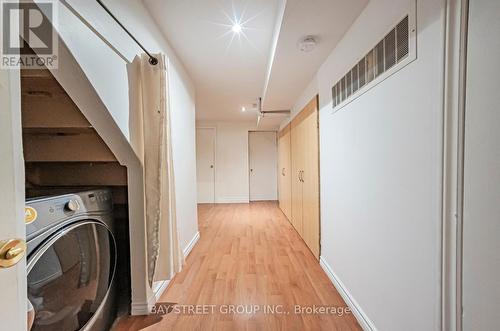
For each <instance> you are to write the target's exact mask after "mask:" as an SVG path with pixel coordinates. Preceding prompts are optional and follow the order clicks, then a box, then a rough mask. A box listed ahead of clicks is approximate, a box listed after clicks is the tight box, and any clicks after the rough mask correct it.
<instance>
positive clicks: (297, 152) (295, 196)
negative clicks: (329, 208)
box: [291, 118, 304, 235]
mask: <svg viewBox="0 0 500 331" xmlns="http://www.w3.org/2000/svg"><path fill="white" fill-rule="evenodd" d="M291 142H292V148H291V152H292V172H291V182H292V203H291V209H292V224H293V226H294V227H295V229H296V230H297V232H298V233H299V234H300V235H302V215H303V212H302V182H301V180H300V175H301V172H302V169H303V168H304V167H303V163H304V156H303V154H304V142H303V128H302V119H301V118H295V119H294V120H293V121H292V123H291Z"/></svg>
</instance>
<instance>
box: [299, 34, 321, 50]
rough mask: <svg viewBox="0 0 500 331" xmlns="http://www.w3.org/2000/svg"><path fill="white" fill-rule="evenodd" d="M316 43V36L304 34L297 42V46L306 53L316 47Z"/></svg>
mask: <svg viewBox="0 0 500 331" xmlns="http://www.w3.org/2000/svg"><path fill="white" fill-rule="evenodd" d="M316 43H317V42H316V38H314V37H313V36H305V37H304V38H301V39H300V40H299V41H298V42H297V47H298V48H299V49H300V51H302V52H304V53H308V52H311V51H313V50H314V48H316Z"/></svg>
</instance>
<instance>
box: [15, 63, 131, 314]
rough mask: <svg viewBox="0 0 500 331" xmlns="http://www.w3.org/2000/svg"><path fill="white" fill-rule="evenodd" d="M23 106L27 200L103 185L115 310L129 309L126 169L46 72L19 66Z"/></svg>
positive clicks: (124, 310)
mask: <svg viewBox="0 0 500 331" xmlns="http://www.w3.org/2000/svg"><path fill="white" fill-rule="evenodd" d="M21 105H22V107H21V110H22V129H23V154H24V161H25V189H26V198H27V199H33V198H39V197H45V196H60V195H64V194H69V193H76V192H83V191H90V190H92V191H97V192H100V191H99V189H101V188H105V189H107V190H109V191H110V192H111V194H112V202H113V203H112V228H113V233H114V238H115V239H116V251H117V252H118V254H117V256H118V260H117V265H116V266H117V269H116V274H119V275H120V277H116V280H115V282H116V286H117V293H120V295H119V300H118V303H117V305H114V307H113V309H115V310H116V309H118V310H119V313H120V314H121V313H125V312H127V309H128V307H129V305H130V287H131V282H130V256H129V254H128V252H129V251H130V248H129V243H130V241H129V216H128V193H127V192H128V183H127V178H128V177H127V168H126V167H124V166H122V165H121V164H120V163H119V162H118V161H117V159H116V157H115V155H114V154H113V153H112V151H111V150H110V149H109V147H108V146H107V145H106V143H105V142H104V141H103V139H102V138H101V137H100V136H99V134H98V133H97V131H96V130H95V129H94V128H93V127H92V125H91V124H90V123H89V121H87V119H86V118H85V116H84V115H83V114H82V112H81V111H80V110H79V109H78V107H77V106H76V105H75V103H74V102H73V101H72V99H71V98H70V97H69V95H68V94H67V93H66V92H65V90H64V89H63V87H62V86H61V85H60V84H59V83H58V82H57V80H56V79H55V78H54V77H53V75H52V74H51V72H50V71H49V70H25V69H23V70H21ZM99 198H100V196H97V197H96V199H97V201H100V200H99ZM94 201H95V200H94ZM56 211H57V210H56ZM115 315H116V312H112V313H110V316H109V317H110V318H112V316H115ZM111 321H112V320H111Z"/></svg>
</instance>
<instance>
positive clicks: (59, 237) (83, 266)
mask: <svg viewBox="0 0 500 331" xmlns="http://www.w3.org/2000/svg"><path fill="white" fill-rule="evenodd" d="M115 254H116V247H115V241H114V238H113V235H112V234H111V232H110V231H109V229H108V228H107V227H106V226H105V225H104V224H103V223H100V222H97V221H93V220H86V221H81V222H78V223H74V224H72V225H69V226H67V227H65V228H63V229H61V230H59V231H58V232H56V233H55V234H54V235H53V236H52V237H49V238H48V239H47V240H46V241H45V243H44V244H43V245H42V246H41V247H40V248H39V249H37V250H36V251H34V252H33V254H32V255H31V256H30V258H29V260H28V299H29V301H30V302H31V304H32V305H33V307H34V310H35V320H34V324H33V327H32V330H51V331H52V330H58V331H67V330H68V331H70V330H71V331H72V330H80V329H81V328H83V326H85V325H86V324H87V323H89V321H90V320H91V319H92V318H93V317H94V316H96V315H97V314H96V313H98V309H99V307H100V306H101V304H103V303H104V301H105V300H106V298H107V293H108V289H109V288H110V286H111V283H112V281H113V276H114V272H115V267H116V255H115Z"/></svg>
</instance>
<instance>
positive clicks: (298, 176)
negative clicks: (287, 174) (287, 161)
mask: <svg viewBox="0 0 500 331" xmlns="http://www.w3.org/2000/svg"><path fill="white" fill-rule="evenodd" d="M300 173H301V171H300V170H299V173H298V178H299V182H301V181H302V179H301V178H300Z"/></svg>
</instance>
